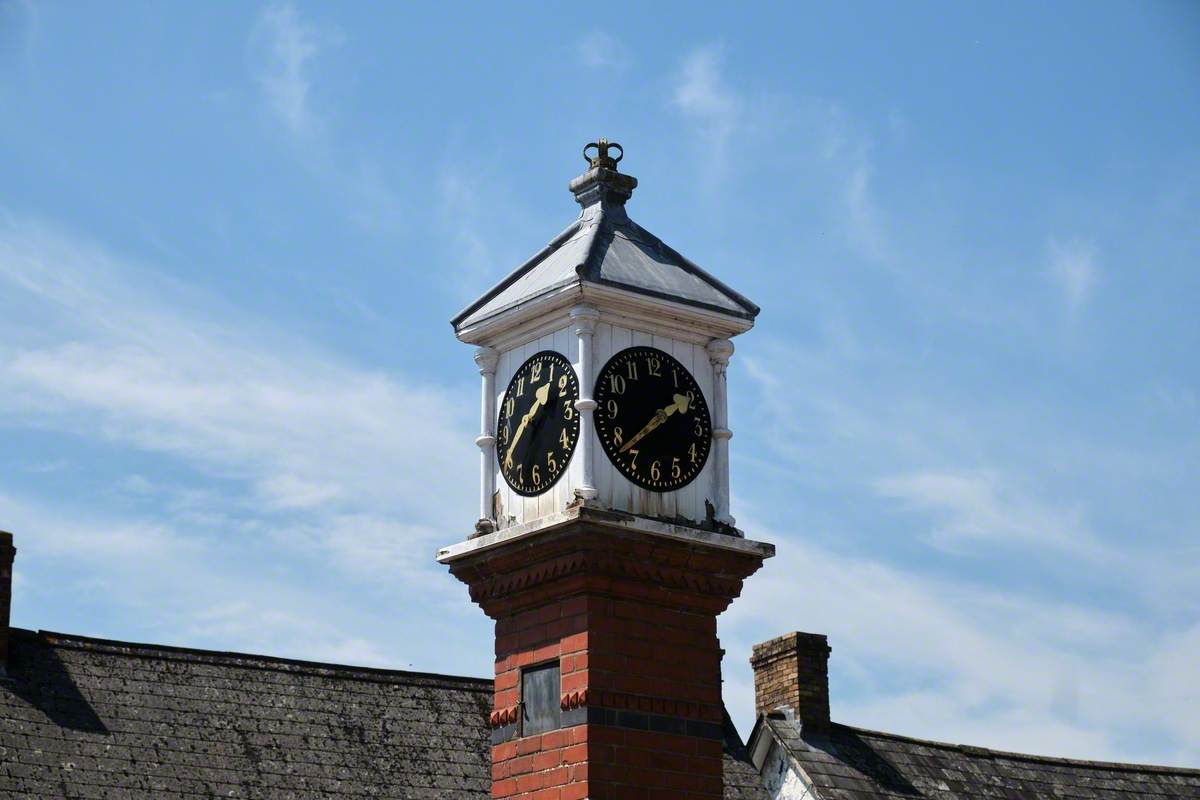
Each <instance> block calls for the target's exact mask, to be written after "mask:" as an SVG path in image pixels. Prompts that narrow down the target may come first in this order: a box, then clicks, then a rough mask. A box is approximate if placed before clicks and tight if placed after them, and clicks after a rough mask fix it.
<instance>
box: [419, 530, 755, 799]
mask: <svg viewBox="0 0 1200 800" xmlns="http://www.w3.org/2000/svg"><path fill="white" fill-rule="evenodd" d="M773 553H774V548H773V547H772V546H771V545H768V544H763V543H760V542H751V541H747V540H745V539H741V538H737V537H733V536H727V535H724V534H716V533H711V532H705V531H699V530H695V529H692V528H684V527H679V526H672V525H665V524H661V523H656V522H651V521H648V520H640V519H633V518H631V517H628V516H625V515H616V514H609V513H606V512H600V511H595V510H592V509H587V508H577V509H572V510H571V511H569V512H568V513H566V514H563V515H557V516H556V517H555V518H553V521H552V522H551V524H547V525H543V526H541V527H539V528H534V529H531V530H525V531H522V530H520V529H517V530H514V531H502V532H499V533H494V534H490V535H488V536H484V537H480V538H476V539H472V540H470V541H468V542H464V543H463V544H461V545H456V546H454V547H450V548H446V549H445V550H443V551H441V553H439V560H440V561H442V562H443V563H446V564H448V565H449V566H450V571H451V572H452V573H453V574H454V575H455V577H457V578H459V579H460V580H462V581H463V582H464V583H466V584H467V585H468V586H469V587H470V592H471V599H472V600H474V601H475V602H476V603H478V604H479V605H480V606H481V607H482V608H483V610H484V612H485V613H487V614H488V616H490V617H492V618H493V619H494V620H496V643H495V644H496V690H495V706H494V709H493V711H492V714H491V718H490V720H489V721H490V723H491V725H492V729H493V738H492V742H493V747H492V770H493V784H492V795H493V797H496V798H521V799H522V800H578V799H579V798H590V800H618V799H619V800H625V798H636V799H637V800H649V798H657V797H671V798H683V799H685V800H719V799H720V797H721V795H722V776H721V763H722V761H721V752H722V721H723V706H722V703H721V646H720V642H719V641H718V640H717V615H718V614H720V613H721V612H722V611H723V610H724V609H725V608H726V607H727V606H728V605H729V603H730V602H731V601H732V600H733V598H735V597H737V596H738V594H739V593H740V592H741V587H742V581H743V580H744V579H745V578H746V577H748V576H749V575H751V574H752V573H754V572H755V571H756V570H757V569H758V568H759V567H760V566H761V565H762V561H763V559H764V558H768V557H770V556H771V555H772V554H773ZM555 665H557V667H558V670H559V676H558V681H557V685H556V686H555V689H556V690H557V691H556V693H555V694H556V698H555V699H557V701H558V702H557V708H555V709H553V714H552V715H551V717H552V718H551V719H550V721H549V722H548V723H547V722H546V708H545V703H544V702H539V698H544V697H545V696H546V691H545V687H546V686H548V685H550V684H549V681H553V669H554V666H555ZM539 667H541V668H542V669H544V670H547V671H546V672H542V671H540V670H539V669H538V668H539ZM539 675H540V680H541V682H540V683H539ZM539 686H540V687H542V688H540V689H539V688H538V687H539ZM526 693H528V694H529V695H530V696H529V697H526V696H525V694H526ZM539 723H540V724H539ZM547 725H548V727H547ZM538 728H544V729H542V730H538Z"/></svg>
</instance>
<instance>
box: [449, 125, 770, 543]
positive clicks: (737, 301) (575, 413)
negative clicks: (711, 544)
mask: <svg viewBox="0 0 1200 800" xmlns="http://www.w3.org/2000/svg"><path fill="white" fill-rule="evenodd" d="M623 155H624V152H623V150H622V148H621V146H620V145H619V144H616V143H615V142H611V143H610V142H607V141H605V140H604V139H601V140H600V141H599V142H596V143H593V144H589V145H588V146H587V147H586V148H584V158H585V160H586V161H587V163H588V168H587V170H586V171H585V172H584V173H583V174H582V175H580V176H579V177H577V178H575V179H574V180H573V181H571V183H570V190H571V192H572V194H574V196H575V199H576V201H577V202H578V203H579V205H580V206H581V207H582V210H581V212H580V214H579V217H578V218H577V219H576V220H575V221H573V222H572V223H571V224H570V225H568V226H567V228H566V229H565V230H563V231H562V233H560V234H558V236H555V237H554V238H553V239H552V240H551V241H550V243H549V244H548V245H546V246H545V247H544V248H542V249H541V250H540V251H539V252H538V253H536V254H535V255H534V256H533V257H531V258H530V259H529V260H528V261H526V262H525V263H524V264H522V265H521V266H519V267H517V269H515V270H514V271H513V272H511V273H510V274H509V275H508V276H507V277H505V278H504V279H503V280H502V281H500V282H499V283H498V284H496V285H495V286H493V287H492V288H491V289H489V290H488V291H487V292H486V293H485V294H484V295H483V296H482V297H480V298H479V299H478V300H476V301H475V302H474V303H472V304H471V305H470V306H468V307H467V308H466V309H464V310H463V311H462V312H460V313H459V314H458V315H457V316H455V317H454V319H453V320H452V323H453V325H454V331H455V334H456V335H457V336H458V338H459V339H461V340H462V341H464V342H468V343H470V344H474V345H477V346H478V348H479V349H478V350H477V351H476V355H475V360H476V362H477V363H478V364H479V368H480V372H481V373H482V375H483V398H482V409H481V420H480V421H481V430H480V435H479V438H478V439H477V442H478V444H479V446H480V450H481V458H480V503H479V523H478V527H479V531H480V532H481V533H489V532H492V531H496V530H504V529H507V528H510V527H513V526H516V525H525V524H529V523H532V522H534V521H536V520H538V519H540V518H543V517H545V516H547V515H550V514H555V513H559V512H561V511H562V510H563V509H565V508H567V507H568V506H570V505H572V504H573V503H576V502H580V501H582V502H583V503H585V504H587V505H588V506H591V507H594V508H603V509H609V510H612V511H619V512H622V513H627V514H634V515H637V516H640V517H647V518H653V519H662V520H670V521H672V522H679V523H683V524H686V525H692V526H696V527H699V528H703V529H710V530H724V531H726V532H733V531H734V530H735V528H734V525H735V519H734V517H733V515H732V514H731V513H730V508H729V452H728V448H729V439H730V437H731V436H732V433H731V432H730V428H729V422H728V419H727V409H728V402H727V396H726V380H725V370H726V366H727V365H728V363H729V358H730V356H731V355H732V353H733V344H732V342H731V341H730V339H731V337H733V336H736V335H737V334H739V333H743V332H745V331H747V330H749V329H750V328H751V326H752V325H753V324H754V317H755V316H756V315H757V314H758V307H757V306H756V305H754V304H753V303H751V302H750V301H749V300H747V299H746V298H745V297H743V296H742V295H740V294H738V293H737V292H735V291H734V290H733V289H730V288H729V287H728V286H726V285H725V284H723V283H722V282H721V281H719V280H717V279H716V278H714V277H713V276H712V275H709V274H708V273H707V272H705V271H704V270H703V269H701V268H700V267H699V266H697V265H696V264H695V263H693V262H692V261H690V260H688V259H687V258H685V257H684V256H682V255H680V254H679V253H678V252H677V251H676V250H675V249H674V248H672V247H670V246H669V245H667V244H666V243H665V242H663V241H662V240H661V239H659V238H658V237H656V236H654V235H653V234H652V233H650V232H649V231H647V230H646V229H645V228H643V227H642V226H640V225H638V224H637V223H636V222H634V221H633V220H632V219H631V218H630V217H629V214H628V213H627V212H626V209H625V206H626V202H627V201H628V200H629V199H630V197H631V195H632V194H633V191H634V188H635V187H636V186H637V178H634V177H633V176H631V175H626V174H624V173H622V172H620V171H618V164H619V163H620V161H621V159H622V157H623ZM564 359H565V360H566V361H569V362H570V363H571V364H572V365H573V366H574V370H575V373H576V378H577V383H575V382H571V385H569V386H568V385H566V384H564V385H562V386H559V385H558V381H561V379H562V377H563V372H562V369H561V361H562V360H564ZM556 364H558V365H559V366H556ZM534 371H536V377H537V380H536V381H535V380H534V377H535V376H534ZM547 376H553V378H554V382H553V383H550V384H547V383H546V381H547V380H549V377H547ZM535 383H536V384H537V385H536V386H535ZM539 388H540V389H542V390H543V392H542V393H543V394H544V395H546V397H545V398H544V399H540V398H539V397H538V396H537V395H536V392H537V391H538V389H539ZM677 397H678V398H680V399H678V400H677V399H676V398H677ZM522 423H524V424H522ZM535 473H536V476H535Z"/></svg>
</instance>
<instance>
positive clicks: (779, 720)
mask: <svg viewBox="0 0 1200 800" xmlns="http://www.w3.org/2000/svg"><path fill="white" fill-rule="evenodd" d="M764 725H766V726H767V727H768V728H769V729H770V733H771V734H773V735H774V737H775V739H776V741H778V742H780V743H782V744H783V745H784V746H785V748H786V749H787V752H788V753H789V754H790V755H791V757H792V758H793V759H794V760H795V762H796V763H797V764H798V765H799V767H800V768H801V770H803V772H804V774H805V776H806V779H807V781H808V782H809V783H810V784H811V785H812V786H813V788H814V789H815V800H859V799H860V798H887V799H888V800H892V799H893V798H894V799H896V800H899V799H900V798H905V799H906V800H911V799H912V798H918V797H919V798H928V800H961V799H963V798H973V800H990V798H997V800H1018V799H1019V800H1043V798H1046V799H1047V800H1049V798H1054V800H1063V798H1099V800H1106V799H1107V798H1111V799H1112V800H1117V798H1120V800H1158V799H1159V798H1192V800H1195V798H1200V770H1196V769H1182V768H1174V767H1151V766H1141V765H1137V764H1113V763H1107V762H1100V761H1078V760H1074V759H1065V758H1047V757H1043V756H1030V755H1021V754H1018V753H1005V752H1000V751H997V750H988V749H985V748H982V747H970V746H966V745H954V744H945V743H942V742H930V741H924V740H921V739H912V738H908V737H905V736H896V735H893V734H887V733H879V732H876V731H869V730H862V729H859V728H852V727H850V726H847V725H838V724H836V723H835V724H833V725H831V727H830V729H829V730H828V731H827V732H824V733H810V732H803V733H802V732H801V728H800V726H799V725H798V724H797V723H796V722H795V721H794V719H792V718H788V717H785V716H783V715H776V714H772V715H769V716H767V717H765V718H762V719H760V720H759V724H758V726H756V728H755V732H754V734H753V735H752V737H751V739H752V742H753V741H754V740H755V739H756V737H758V736H761V735H762V734H763V733H765V731H763V730H762V727H763V726H764Z"/></svg>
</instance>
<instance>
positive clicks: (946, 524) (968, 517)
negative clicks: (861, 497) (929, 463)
mask: <svg viewBox="0 0 1200 800" xmlns="http://www.w3.org/2000/svg"><path fill="white" fill-rule="evenodd" d="M875 490H876V491H877V492H878V493H880V494H881V495H883V496H884V497H888V498H892V499H895V500H899V501H900V502H902V503H903V504H904V505H905V506H907V507H908V508H911V509H913V510H916V511H920V512H926V513H928V514H931V515H933V516H934V517H936V518H937V519H938V520H939V521H940V522H939V523H938V524H937V526H936V527H935V528H934V529H933V530H932V531H931V532H930V534H929V538H930V541H931V542H932V543H933V544H935V545H936V546H938V547H942V548H945V549H948V550H953V551H963V550H965V549H969V548H970V546H971V544H972V543H981V542H986V543H989V544H999V545H1013V544H1016V545H1020V546H1022V547H1027V546H1029V545H1037V546H1041V547H1053V548H1055V549H1057V550H1059V551H1068V552H1072V553H1074V554H1075V555H1097V554H1098V553H1099V552H1100V548H1099V545H1098V543H1097V542H1096V541H1095V538H1094V537H1093V536H1092V534H1091V532H1090V531H1088V530H1087V527H1086V525H1085V523H1084V521H1083V518H1082V514H1081V512H1080V511H1079V510H1078V509H1072V510H1063V509H1060V508H1054V507H1052V506H1050V505H1048V504H1046V503H1044V502H1039V501H1037V500H1034V499H1031V498H1030V497H1028V496H1027V494H1025V493H1022V492H1019V491H1016V490H1014V489H1013V487H1011V486H1009V485H1006V483H1005V482H1004V481H1002V480H1001V478H1000V476H999V475H997V474H996V473H995V472H989V471H972V472H947V471H940V472H933V471H921V472H914V473H909V474H905V475H896V476H892V477H888V478H883V479H881V480H878V481H876V483H875Z"/></svg>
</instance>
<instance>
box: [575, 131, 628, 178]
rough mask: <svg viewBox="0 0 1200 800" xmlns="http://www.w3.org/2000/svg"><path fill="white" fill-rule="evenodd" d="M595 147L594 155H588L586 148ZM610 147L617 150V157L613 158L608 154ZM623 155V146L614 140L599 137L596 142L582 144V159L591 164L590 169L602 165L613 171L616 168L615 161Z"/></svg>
mask: <svg viewBox="0 0 1200 800" xmlns="http://www.w3.org/2000/svg"><path fill="white" fill-rule="evenodd" d="M592 148H595V149H596V154H595V155H588V150H591V149H592ZM610 149H613V150H616V151H617V157H616V158H613V157H612V156H610V155H609V154H608V151H609V150H610ZM624 157H625V148H624V147H621V145H619V144H617V143H616V142H610V141H609V140H608V139H601V140H600V141H598V142H588V143H587V144H585V145H584V146H583V160H584V161H586V162H588V164H589V165H591V167H592V169H595V168H596V167H603V168H605V169H611V170H613V171H614V172H615V171H616V169H617V163H618V162H619V161H620V160H621V159H622V158H624Z"/></svg>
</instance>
